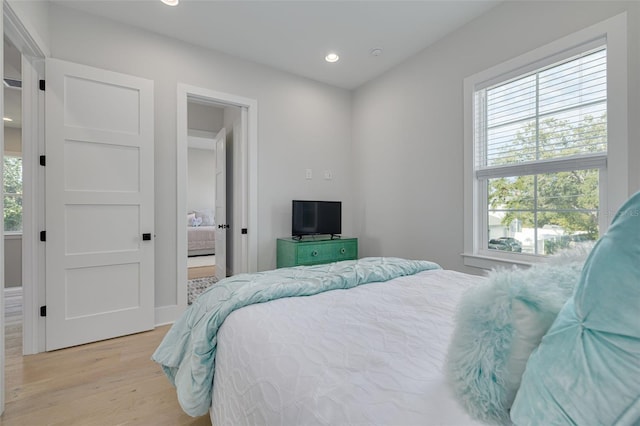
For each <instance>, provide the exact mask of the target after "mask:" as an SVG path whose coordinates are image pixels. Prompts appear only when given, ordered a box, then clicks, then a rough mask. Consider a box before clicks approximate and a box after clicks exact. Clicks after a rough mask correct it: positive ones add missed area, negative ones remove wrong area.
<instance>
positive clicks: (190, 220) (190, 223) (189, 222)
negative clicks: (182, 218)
mask: <svg viewBox="0 0 640 426" xmlns="http://www.w3.org/2000/svg"><path fill="white" fill-rule="evenodd" d="M195 218H196V214H195V213H189V214H187V226H193V220H194V219H195Z"/></svg>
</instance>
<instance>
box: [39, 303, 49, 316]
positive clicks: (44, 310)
mask: <svg viewBox="0 0 640 426" xmlns="http://www.w3.org/2000/svg"><path fill="white" fill-rule="evenodd" d="M40 316H41V317H46V316H47V305H44V306H40Z"/></svg>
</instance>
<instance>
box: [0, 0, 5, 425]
mask: <svg viewBox="0 0 640 426" xmlns="http://www.w3.org/2000/svg"><path fill="white" fill-rule="evenodd" d="M2 10H3V5H2V4H0V12H2ZM3 15H4V13H3ZM3 27H4V24H2V23H0V29H2V28H3ZM0 56H2V58H3V59H2V60H1V61H0V64H2V67H0V73H2V78H3V79H4V44H3V46H2V47H0ZM0 114H4V91H3V93H0ZM0 155H2V161H0V175H2V174H3V173H4V169H3V167H4V126H3V132H2V135H0ZM0 210H3V211H4V197H2V199H1V200H0ZM0 232H2V233H3V234H4V226H2V228H0ZM0 258H1V259H2V263H1V264H0V282H1V283H2V287H3V288H4V238H0ZM4 323H5V321H4V292H2V293H0V415H1V414H2V413H4V403H5V386H4V385H5V383H4V376H5V374H4V367H5V351H4Z"/></svg>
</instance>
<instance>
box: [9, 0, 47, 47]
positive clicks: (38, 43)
mask: <svg viewBox="0 0 640 426" xmlns="http://www.w3.org/2000/svg"><path fill="white" fill-rule="evenodd" d="M2 3H3V6H4V11H3V14H2V15H3V21H4V34H5V35H6V36H7V37H8V38H9V40H11V42H12V43H13V45H14V46H15V47H16V48H17V49H18V50H19V51H20V53H22V54H23V55H27V56H32V57H35V58H44V57H46V56H48V55H49V51H48V50H47V47H46V45H45V44H44V43H43V42H42V40H41V39H40V37H39V36H38V35H37V34H36V33H35V32H33V31H29V29H28V28H27V26H26V25H25V24H24V23H23V22H22V21H21V20H20V18H19V17H18V15H17V14H16V12H15V11H14V10H13V8H12V7H11V4H10V3H9V2H7V1H6V0H4V1H3V2H2Z"/></svg>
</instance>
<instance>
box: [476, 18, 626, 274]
mask: <svg viewBox="0 0 640 426" xmlns="http://www.w3.org/2000/svg"><path fill="white" fill-rule="evenodd" d="M615 19H616V18H612V19H611V20H609V21H615ZM614 25H615V24H614ZM604 28H606V29H605V30H604V31H603V29H604ZM594 31H596V32H598V34H597V37H594V36H593V32H594ZM611 32H614V33H615V27H614V26H611V25H608V23H607V21H605V23H602V24H600V25H599V26H598V25H596V26H594V27H593V28H590V29H587V30H585V31H583V33H585V36H584V40H587V41H585V42H576V40H578V39H579V38H580V36H578V35H573V36H570V37H568V38H566V39H563V40H560V41H558V42H556V43H552V44H551V45H549V46H545V47H543V48H541V49H538V50H537V51H534V52H531V53H530V54H527V55H523V57H520V58H516V59H514V60H512V61H509V63H506V64H502V65H499V66H497V67H494V68H492V69H491V70H487V71H485V72H483V73H480V74H478V75H476V76H472V77H470V78H468V79H466V80H465V127H466V128H465V155H467V156H469V157H470V158H468V159H467V160H466V162H465V169H466V170H465V176H466V178H465V179H466V182H465V206H466V207H467V208H468V209H469V210H470V211H467V212H465V218H466V219H465V222H466V223H465V225H466V226H465V257H466V258H472V257H476V258H481V257H485V258H489V259H497V260H499V261H507V262H516V263H519V262H523V263H531V262H535V261H537V260H538V259H540V258H541V257H543V256H546V255H550V254H553V253H555V252H557V251H558V250H559V249H562V248H566V247H570V246H571V245H573V244H574V243H576V242H579V241H585V240H596V239H597V238H598V237H599V235H600V234H601V233H602V232H603V231H604V230H606V227H607V226H608V223H609V222H610V220H611V219H612V217H610V215H609V213H608V212H609V208H610V207H612V208H617V206H618V205H619V204H620V203H621V202H622V201H623V200H624V199H626V197H627V196H628V194H627V191H626V187H627V183H626V180H627V164H622V163H623V162H624V161H625V158H624V157H625V155H624V154H623V155H621V153H623V152H626V149H627V143H626V94H623V95H621V93H623V92H622V90H623V89H622V88H621V86H625V87H626V82H625V83H624V84H622V85H616V84H612V81H614V79H612V78H610V75H611V73H612V68H613V69H615V70H616V71H618V70H620V69H624V68H625V67H626V56H625V54H623V53H621V52H620V51H619V48H620V46H619V45H617V44H615V43H623V44H624V41H620V40H618V41H616V35H615V34H614V35H613V36H612V34H611ZM586 34H588V35H586ZM622 34H626V30H625V29H623V32H622ZM624 37H626V35H625V36H624ZM624 37H622V38H624ZM612 43H614V44H613V50H614V51H615V53H614V54H613V55H611V53H610V50H611V49H610V46H611V45H612ZM624 75H626V73H625V74H624ZM616 80H617V79H616ZM612 113H614V114H615V113H618V114H620V113H622V114H624V119H623V120H620V121H618V120H619V117H618V116H617V115H615V116H614V115H612ZM612 120H613V122H614V123H615V124H613V125H612ZM621 122H624V123H625V124H624V127H625V128H624V129H622V130H620V129H621V127H620V123H621ZM618 134H620V135H624V136H625V138H624V139H619V138H617V137H615V135H618ZM612 136H613V137H612ZM620 160H622V161H620ZM618 164H620V167H623V170H622V171H621V172H618V171H615V172H613V173H610V171H612V170H614V165H615V166H617V165H618ZM615 169H617V167H615ZM614 182H617V183H618V184H620V183H621V182H623V183H622V185H623V187H624V188H618V189H613V183H614ZM612 201H613V202H612ZM613 206H615V207H613ZM465 264H467V265H470V266H480V267H492V266H495V264H491V263H487V262H484V261H482V262H478V261H473V260H472V261H467V259H465Z"/></svg>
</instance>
